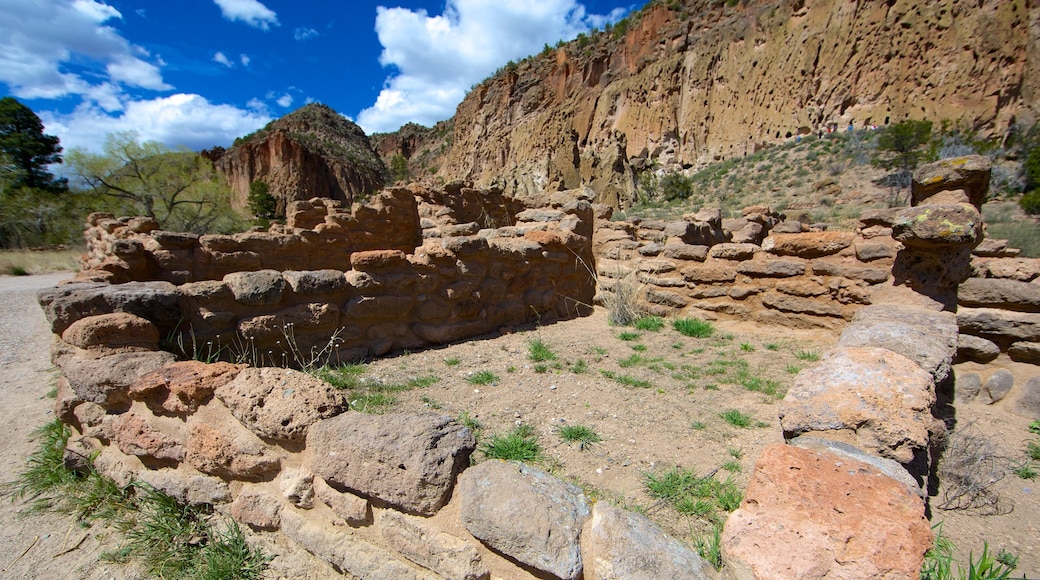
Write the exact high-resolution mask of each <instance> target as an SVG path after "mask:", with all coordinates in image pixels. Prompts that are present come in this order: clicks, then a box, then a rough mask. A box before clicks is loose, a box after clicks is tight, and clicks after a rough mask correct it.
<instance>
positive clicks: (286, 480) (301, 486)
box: [278, 467, 314, 510]
mask: <svg viewBox="0 0 1040 580" xmlns="http://www.w3.org/2000/svg"><path fill="white" fill-rule="evenodd" d="M278 489H279V490H280V491H281V492H282V497H284V498H285V499H287V500H289V503H291V504H293V505H294V506H296V507H298V508H300V509H305V510H309V509H311V508H312V507H314V474H313V473H311V472H310V471H307V470H306V469H298V468H295V467H290V468H288V469H283V470H282V472H281V473H280V474H279V475H278Z"/></svg>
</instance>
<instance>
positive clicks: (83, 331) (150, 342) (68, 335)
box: [61, 312, 159, 351]
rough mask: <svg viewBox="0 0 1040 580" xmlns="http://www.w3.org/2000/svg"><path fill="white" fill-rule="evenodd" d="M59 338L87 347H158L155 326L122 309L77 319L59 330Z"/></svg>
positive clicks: (124, 349) (137, 348)
mask: <svg viewBox="0 0 1040 580" xmlns="http://www.w3.org/2000/svg"><path fill="white" fill-rule="evenodd" d="M61 339H62V340H64V341H65V342H67V343H69V344H71V345H73V346H77V347H79V348H83V349H88V350H89V349H96V348H102V349H110V350H118V351H133V350H159V329H158V328H156V327H155V325H154V324H152V323H151V321H149V320H147V319H144V318H141V317H140V316H136V315H134V314H129V313H126V312H113V313H112V314H99V315H97V316H88V317H86V318H81V319H79V320H77V321H76V322H73V323H72V324H71V325H70V326H69V327H68V328H67V329H65V332H63V333H61Z"/></svg>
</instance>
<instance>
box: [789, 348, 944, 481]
mask: <svg viewBox="0 0 1040 580" xmlns="http://www.w3.org/2000/svg"><path fill="white" fill-rule="evenodd" d="M934 403H935V392H934V389H933V385H932V376H931V375H930V374H928V372H926V371H925V370H923V369H922V368H921V367H920V366H918V365H917V364H916V363H914V362H913V361H911V360H910V359H908V358H906V357H904V356H903V355H900V354H896V353H894V352H892V351H889V350H886V349H883V348H872V347H857V348H853V347H839V348H836V349H834V350H832V351H830V352H829V353H827V354H826V355H824V357H823V359H822V360H821V361H820V362H819V363H818V364H817V365H815V366H813V367H810V368H807V369H804V370H802V371H801V372H800V373H798V375H797V376H795V379H794V383H793V384H792V385H791V388H790V389H789V390H788V391H787V395H786V396H785V397H784V400H783V401H782V402H781V403H780V410H779V412H778V415H779V417H780V426H781V427H782V428H783V430H784V437H785V438H787V439H790V438H792V437H795V436H798V435H803V434H807V433H808V434H814V435H817V436H819V437H824V438H830V439H835V440H838V441H844V442H847V443H851V444H853V445H856V446H857V447H859V448H860V449H863V450H865V451H868V452H871V453H876V454H878V455H880V456H882V457H888V458H890V459H894V460H896V461H898V462H899V463H902V464H903V465H907V466H908V469H910V468H912V472H913V473H914V475H916V476H918V477H920V476H923V474H924V472H926V471H927V468H928V465H927V464H928V461H927V454H928V449H929V445H930V443H931V429H932V428H933V419H932V413H931V409H932V405H933V404H934ZM911 464H912V465H911ZM922 469H923V470H924V471H921V470H922Z"/></svg>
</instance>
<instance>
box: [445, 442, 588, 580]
mask: <svg viewBox="0 0 1040 580" xmlns="http://www.w3.org/2000/svg"><path fill="white" fill-rule="evenodd" d="M459 499H460V509H461V519H462V524H463V525H464V526H466V529H467V530H468V531H469V533H471V534H473V536H475V537H476V538H477V539H479V540H480V541H482V542H484V543H485V544H487V545H488V546H490V547H491V548H492V549H494V550H496V551H498V552H501V553H503V554H505V555H506V556H509V557H510V558H513V559H515V560H517V561H519V562H521V563H522V564H525V565H527V566H531V567H532V568H535V569H537V570H541V571H543V572H547V573H549V574H552V575H554V576H556V577H557V578H563V579H567V580H574V579H577V578H580V577H581V574H582V560H581V546H580V544H579V539H580V537H581V529H582V526H583V525H584V523H585V520H586V519H588V517H589V515H590V510H589V505H588V501H587V500H586V499H585V496H584V494H582V493H581V490H580V489H578V488H577V487H575V486H573V485H571V484H569V483H564V482H562V481H560V480H558V479H556V478H555V477H553V476H551V475H549V474H548V473H545V472H544V471H541V470H539V469H536V468H534V467H531V466H529V465H525V464H523V463H519V462H514V461H509V462H506V461H500V460H494V459H493V460H489V461H485V462H484V463H481V464H479V465H476V466H474V467H471V468H469V469H467V470H466V471H465V472H463V474H462V476H461V477H460V478H459ZM520 514H523V516H522V517H518V516H519V515H520Z"/></svg>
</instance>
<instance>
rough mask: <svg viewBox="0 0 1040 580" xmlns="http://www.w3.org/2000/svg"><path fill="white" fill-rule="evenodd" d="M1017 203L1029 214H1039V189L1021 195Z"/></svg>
mask: <svg viewBox="0 0 1040 580" xmlns="http://www.w3.org/2000/svg"><path fill="white" fill-rule="evenodd" d="M1018 205H1019V206H1021V207H1022V211H1024V212H1026V213H1027V214H1029V215H1040V189H1037V190H1035V191H1031V192H1029V193H1027V194H1025V195H1023V196H1022V197H1021V198H1020V199H1019V200H1018Z"/></svg>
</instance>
